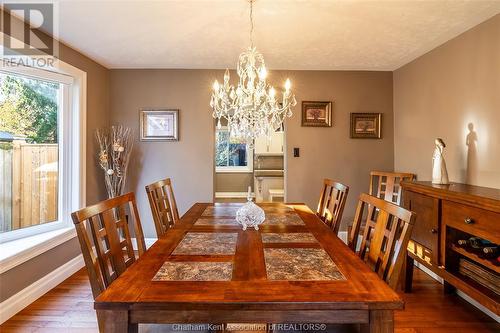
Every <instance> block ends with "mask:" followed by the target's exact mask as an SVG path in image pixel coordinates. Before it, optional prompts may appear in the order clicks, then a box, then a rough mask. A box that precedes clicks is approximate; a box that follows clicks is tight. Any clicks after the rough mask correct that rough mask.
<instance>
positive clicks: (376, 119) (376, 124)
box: [351, 113, 382, 139]
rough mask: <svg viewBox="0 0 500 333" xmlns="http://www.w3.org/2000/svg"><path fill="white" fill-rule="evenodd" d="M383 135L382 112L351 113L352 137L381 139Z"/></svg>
mask: <svg viewBox="0 0 500 333" xmlns="http://www.w3.org/2000/svg"><path fill="white" fill-rule="evenodd" d="M381 137H382V114H381V113H351V138H354V139H380V138H381Z"/></svg>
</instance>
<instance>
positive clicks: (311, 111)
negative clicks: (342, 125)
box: [302, 101, 332, 127]
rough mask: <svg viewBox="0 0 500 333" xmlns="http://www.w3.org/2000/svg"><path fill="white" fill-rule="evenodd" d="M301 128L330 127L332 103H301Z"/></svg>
mask: <svg viewBox="0 0 500 333" xmlns="http://www.w3.org/2000/svg"><path fill="white" fill-rule="evenodd" d="M302 126H313V127H331V126H332V102H310V101H303V102H302Z"/></svg>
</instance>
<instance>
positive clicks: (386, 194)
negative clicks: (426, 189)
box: [370, 171, 415, 205]
mask: <svg viewBox="0 0 500 333" xmlns="http://www.w3.org/2000/svg"><path fill="white" fill-rule="evenodd" d="M414 179H415V175H414V174H412V173H406V172H385V171H372V172H370V195H373V196H376V197H377V198H380V199H384V200H386V201H389V202H393V203H395V204H396V205H399V204H400V203H401V185H400V183H401V181H403V180H414Z"/></svg>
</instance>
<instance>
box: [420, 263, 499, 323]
mask: <svg viewBox="0 0 500 333" xmlns="http://www.w3.org/2000/svg"><path fill="white" fill-rule="evenodd" d="M414 263H415V267H418V268H419V269H421V270H422V271H424V272H425V273H426V274H427V275H429V276H430V277H431V278H433V279H434V280H436V281H437V282H439V283H441V284H443V279H442V278H440V277H439V276H437V275H436V274H435V273H434V272H433V271H431V270H430V269H428V268H427V267H425V266H424V265H422V264H420V263H418V262H416V261H415V262H414ZM457 295H458V296H460V297H461V298H463V299H464V300H466V301H467V302H469V303H470V304H472V305H473V306H475V307H476V308H478V309H479V310H480V311H482V312H484V313H485V314H487V315H488V316H489V317H491V318H493V319H494V320H495V321H496V322H497V323H500V316H497V315H496V314H495V313H494V312H492V311H491V310H489V309H488V308H486V307H484V306H483V305H481V304H479V303H478V302H477V301H476V300H474V299H473V298H471V297H470V296H469V295H467V294H466V293H464V292H463V291H461V290H458V289H457Z"/></svg>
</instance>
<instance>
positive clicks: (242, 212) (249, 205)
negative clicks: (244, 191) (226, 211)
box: [236, 186, 266, 230]
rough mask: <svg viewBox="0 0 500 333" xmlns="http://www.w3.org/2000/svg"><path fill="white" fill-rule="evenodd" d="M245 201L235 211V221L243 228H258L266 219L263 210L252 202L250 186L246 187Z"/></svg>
mask: <svg viewBox="0 0 500 333" xmlns="http://www.w3.org/2000/svg"><path fill="white" fill-rule="evenodd" d="M247 200H248V201H247V202H246V203H245V204H244V205H243V206H242V207H241V208H240V209H238V211H237V212H236V221H237V222H238V223H239V224H241V225H242V226H243V230H247V228H248V227H250V228H251V227H253V228H254V229H255V230H259V225H260V224H262V223H263V222H264V220H265V219H266V214H265V213H264V210H263V209H262V208H260V207H259V206H257V205H256V204H254V203H253V202H252V195H251V189H250V186H249V187H248V196H247Z"/></svg>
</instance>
